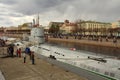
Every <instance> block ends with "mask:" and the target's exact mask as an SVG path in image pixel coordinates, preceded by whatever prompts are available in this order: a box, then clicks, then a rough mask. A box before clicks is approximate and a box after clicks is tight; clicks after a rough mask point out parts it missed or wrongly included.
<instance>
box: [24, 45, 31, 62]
mask: <svg viewBox="0 0 120 80" xmlns="http://www.w3.org/2000/svg"><path fill="white" fill-rule="evenodd" d="M25 53H26V54H28V55H29V57H30V60H31V51H30V48H29V47H26V48H25Z"/></svg>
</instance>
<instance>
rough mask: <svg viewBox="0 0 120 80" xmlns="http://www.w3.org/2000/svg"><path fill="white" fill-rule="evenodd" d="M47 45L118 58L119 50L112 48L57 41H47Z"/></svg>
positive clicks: (119, 55) (119, 56)
mask: <svg viewBox="0 0 120 80" xmlns="http://www.w3.org/2000/svg"><path fill="white" fill-rule="evenodd" d="M48 43H50V44H55V45H58V46H62V47H68V48H76V50H83V51H88V52H94V53H95V54H96V55H106V56H114V57H118V58H120V49H119V48H117V47H116V48H112V47H103V46H94V45H93V46H92V45H85V44H76V43H69V42H59V41H48Z"/></svg>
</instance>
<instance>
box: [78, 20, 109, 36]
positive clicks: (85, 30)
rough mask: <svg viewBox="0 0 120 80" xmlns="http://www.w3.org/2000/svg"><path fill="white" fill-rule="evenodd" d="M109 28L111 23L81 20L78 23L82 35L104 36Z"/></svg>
mask: <svg viewBox="0 0 120 80" xmlns="http://www.w3.org/2000/svg"><path fill="white" fill-rule="evenodd" d="M109 28H111V23H104V22H96V21H81V22H80V23H78V29H79V30H80V31H81V32H82V34H84V35H96V36H99V35H101V36H105V35H107V34H108V32H107V31H108V29H109Z"/></svg>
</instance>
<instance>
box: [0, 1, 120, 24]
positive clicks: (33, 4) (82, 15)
mask: <svg viewBox="0 0 120 80" xmlns="http://www.w3.org/2000/svg"><path fill="white" fill-rule="evenodd" d="M119 3H120V0H0V15H1V16H0V21H1V20H2V19H3V16H4V18H5V16H6V17H8V18H10V19H12V18H13V21H9V22H11V23H12V24H13V23H14V21H15V20H16V19H17V20H18V21H19V22H20V23H21V22H24V21H25V22H26V21H30V19H31V21H32V18H33V17H34V16H35V14H38V13H39V14H40V23H41V24H42V25H48V23H49V22H50V21H62V22H63V21H64V20H65V19H69V20H70V21H75V20H76V19H83V20H96V21H102V22H104V21H105V22H112V21H116V20H118V19H120V17H119V14H120V10H119V8H120V5H119ZM28 17H29V18H28ZM31 17H32V18H31ZM20 19H21V21H20ZM27 19H29V20H27ZM7 22H8V21H7ZM20 23H18V24H20ZM14 24H15V23H14Z"/></svg>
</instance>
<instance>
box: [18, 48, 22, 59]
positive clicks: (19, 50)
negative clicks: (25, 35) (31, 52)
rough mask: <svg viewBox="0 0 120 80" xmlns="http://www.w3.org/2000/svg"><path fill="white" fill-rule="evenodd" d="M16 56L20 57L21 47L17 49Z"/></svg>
mask: <svg viewBox="0 0 120 80" xmlns="http://www.w3.org/2000/svg"><path fill="white" fill-rule="evenodd" d="M18 57H19V58H20V57H21V48H19V49H18Z"/></svg>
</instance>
